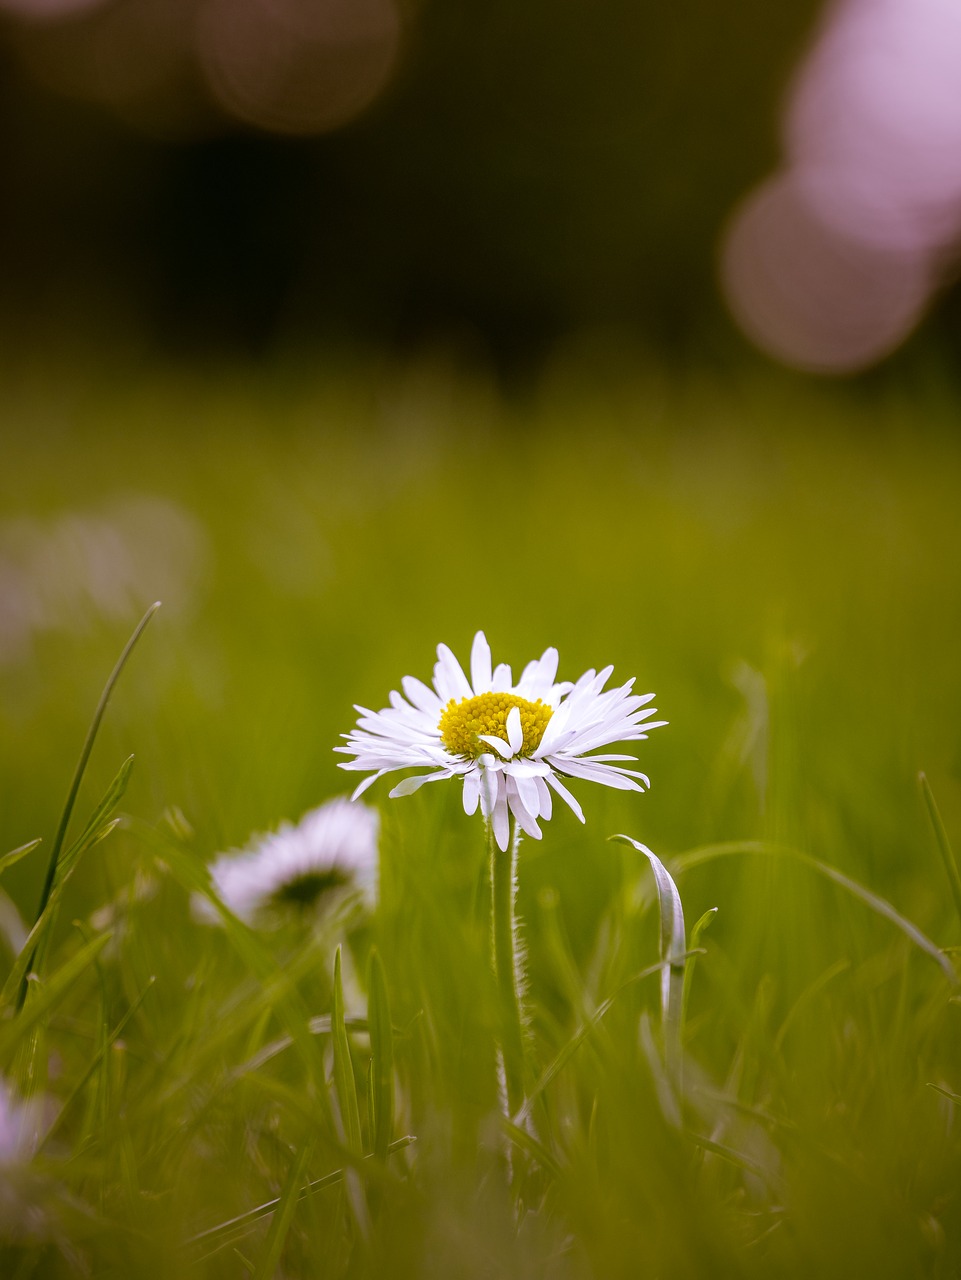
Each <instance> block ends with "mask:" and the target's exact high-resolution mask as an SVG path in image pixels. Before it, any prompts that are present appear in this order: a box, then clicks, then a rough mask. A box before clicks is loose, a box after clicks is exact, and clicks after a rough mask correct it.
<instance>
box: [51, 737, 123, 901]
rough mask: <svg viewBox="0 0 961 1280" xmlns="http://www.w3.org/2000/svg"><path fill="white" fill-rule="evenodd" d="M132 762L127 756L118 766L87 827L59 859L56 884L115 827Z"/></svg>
mask: <svg viewBox="0 0 961 1280" xmlns="http://www.w3.org/2000/svg"><path fill="white" fill-rule="evenodd" d="M133 760H134V758H133V756H128V757H127V758H126V760H125V761H124V762H123V764H122V765H121V766H120V768H119V769H118V771H117V774H116V776H115V777H114V779H113V781H112V782H111V783H110V786H109V787H108V788H107V790H106V792H105V793H104V796H103V799H102V800H101V801H100V803H99V804H98V805H97V807H96V809H94V811H93V813H92V814H91V815H90V818H89V820H88V822H87V825H86V826H85V827H84V829H83V831H82V832H81V833H80V835H79V836H78V838H77V839H76V840H75V841H74V842H73V844H72V845H70V847H69V848H68V849H67V851H66V853H64V854H63V856H62V857H61V858H60V860H59V862H58V865H57V875H56V879H57V881H58V882H59V881H60V880H62V879H65V878H66V877H67V876H68V875H69V874H70V872H71V871H72V870H73V868H74V866H76V864H77V862H78V861H79V859H80V857H81V856H82V855H83V854H84V853H85V852H86V851H87V850H88V849H90V848H92V847H93V846H94V845H95V844H98V843H99V842H100V841H101V840H102V839H103V838H104V836H105V835H106V834H107V833H108V832H110V831H112V830H113V828H114V827H115V826H116V825H117V823H116V821H111V819H112V818H113V814H114V812H115V810H116V808H117V805H118V804H119V803H120V801H121V800H122V799H123V797H124V793H125V792H126V790H127V784H128V782H129V781H130V771H131V770H132V769H133Z"/></svg>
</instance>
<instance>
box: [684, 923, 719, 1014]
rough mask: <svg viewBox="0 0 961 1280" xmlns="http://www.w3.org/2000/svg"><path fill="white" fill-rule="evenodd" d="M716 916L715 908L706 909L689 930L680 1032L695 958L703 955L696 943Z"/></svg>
mask: <svg viewBox="0 0 961 1280" xmlns="http://www.w3.org/2000/svg"><path fill="white" fill-rule="evenodd" d="M716 915H717V907H708V909H707V910H706V911H705V912H704V914H703V915H702V916H701V917H700V919H699V920H698V921H697V923H696V924H695V926H694V928H693V929H692V930H691V945H690V948H689V950H690V959H689V960H688V962H687V964H686V965H685V966H684V990H683V992H682V994H681V1027H682V1030H683V1027H684V1024H685V1023H686V1022H687V1003H688V1000H689V999H690V995H691V986H692V984H693V981H694V965H695V963H696V962H697V957H698V956H699V955H701V954H702V953H703V952H702V948H701V947H699V946H698V943H699V942H700V940H701V934H702V933H703V932H704V930H705V929H708V928H710V926H711V925H712V924H713V922H714V917H715V916H716Z"/></svg>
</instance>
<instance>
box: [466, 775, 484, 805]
mask: <svg viewBox="0 0 961 1280" xmlns="http://www.w3.org/2000/svg"><path fill="white" fill-rule="evenodd" d="M480 784H481V771H480V769H469V770H468V771H467V773H465V774H464V812H465V813H467V814H472V813H476V812H477V805H478V802H479V801H480V792H481V785H480Z"/></svg>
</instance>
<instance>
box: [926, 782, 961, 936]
mask: <svg viewBox="0 0 961 1280" xmlns="http://www.w3.org/2000/svg"><path fill="white" fill-rule="evenodd" d="M918 781H919V782H920V783H921V794H922V795H923V796H924V803H925V804H926V805H927V807H928V817H929V818H930V819H931V826H932V827H933V828H934V838H935V840H936V841H937V844H938V852H939V853H940V854H941V860H942V862H943V863H944V869H945V871H946V872H947V876H948V884H949V885H950V886H951V896H952V898H953V899H954V909H955V911H956V912H957V913H958V919H959V920H961V872H959V871H958V860H957V858H956V857H955V856H954V850H953V849H952V848H951V841H950V840H949V839H948V833H947V831H946V830H945V828H944V822H943V821H942V820H941V812H940V810H939V809H938V805H937V801H936V800H935V798H934V792H933V791H932V790H931V784H930V783H929V782H928V779H927V777H926V775H925V774H923V773H919V774H918Z"/></svg>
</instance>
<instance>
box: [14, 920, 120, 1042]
mask: <svg viewBox="0 0 961 1280" xmlns="http://www.w3.org/2000/svg"><path fill="white" fill-rule="evenodd" d="M112 936H113V935H112V933H111V932H107V933H102V934H100V936H99V937H97V938H93V939H92V940H91V941H90V942H88V943H86V944H85V945H84V946H82V947H81V948H80V950H79V951H78V952H77V953H76V955H74V956H71V958H70V959H69V960H68V961H67V963H66V964H64V965H62V966H61V968H59V969H58V970H57V972H56V973H55V974H54V975H53V977H52V978H51V979H50V980H49V982H45V983H44V984H43V987H42V988H41V990H40V991H39V992H38V993H37V995H36V996H35V997H34V998H33V999H31V1001H30V1003H29V1004H28V1005H27V1006H26V1008H25V1009H23V1010H22V1011H21V1013H20V1016H19V1017H18V1018H16V1019H14V1020H13V1021H11V1022H6V1023H4V1024H3V1026H2V1027H0V1057H2V1056H3V1055H4V1054H5V1053H7V1051H8V1050H10V1049H12V1048H14V1047H15V1046H16V1044H17V1042H18V1041H19V1040H20V1039H21V1038H22V1037H23V1036H25V1035H26V1034H27V1032H28V1031H29V1030H30V1029H31V1027H33V1026H35V1025H36V1024H37V1023H38V1022H40V1021H41V1020H42V1019H43V1018H44V1017H45V1016H46V1014H47V1013H49V1012H50V1010H51V1009H53V1008H55V1007H56V1005H57V1004H58V1003H59V1001H60V999H61V997H62V996H63V995H65V994H66V992H67V991H68V990H69V988H70V987H72V986H73V984H74V983H75V982H76V981H77V979H78V978H79V977H81V975H82V974H83V973H84V971H85V970H86V969H87V968H88V967H89V966H90V965H91V964H93V962H94V960H96V958H97V956H98V955H99V954H100V952H101V951H102V950H103V948H104V947H105V946H106V945H107V943H108V942H109V941H110V939H111V937H112Z"/></svg>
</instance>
